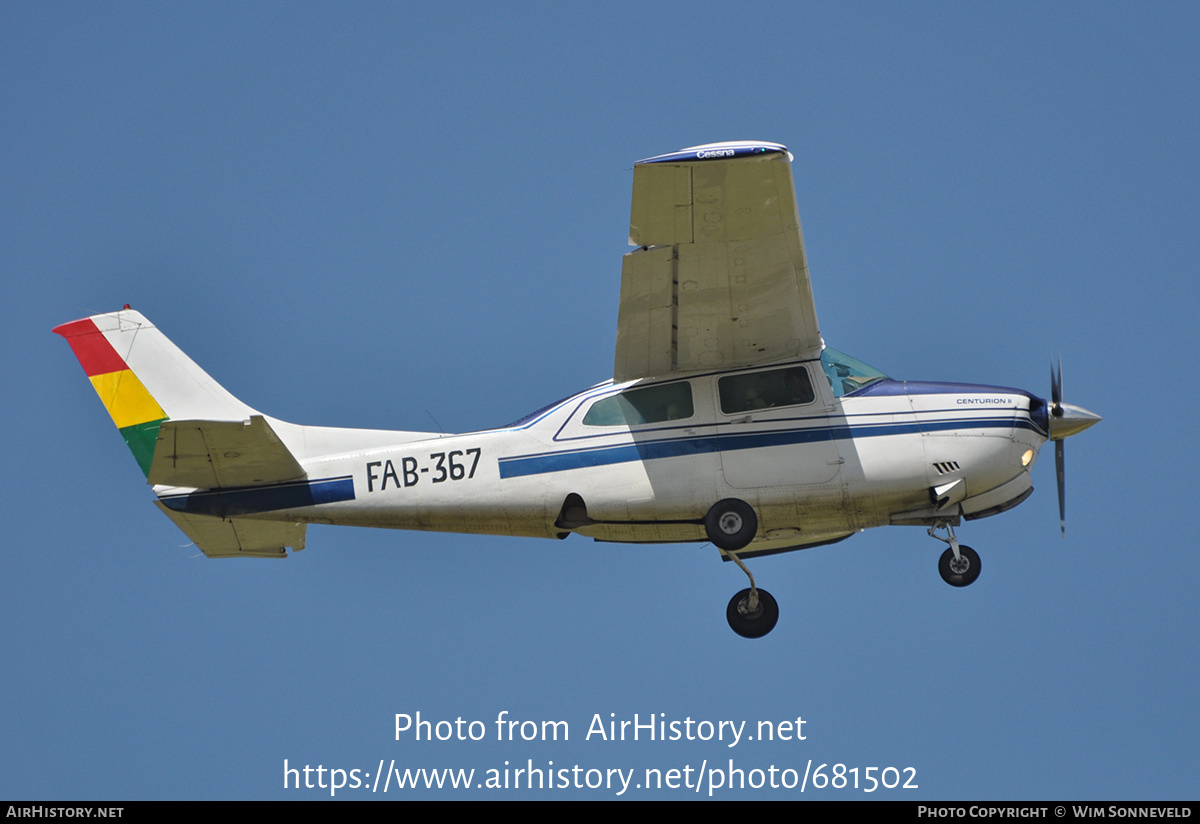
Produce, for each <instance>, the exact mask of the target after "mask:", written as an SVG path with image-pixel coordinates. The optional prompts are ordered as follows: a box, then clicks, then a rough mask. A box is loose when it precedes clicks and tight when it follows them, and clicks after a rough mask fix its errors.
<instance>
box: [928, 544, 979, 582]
mask: <svg viewBox="0 0 1200 824" xmlns="http://www.w3.org/2000/svg"><path fill="white" fill-rule="evenodd" d="M958 554H959V557H958V558H955V557H954V550H953V549H947V550H946V551H945V552H943V553H942V559H941V560H940V561H938V572H940V573H941V574H942V580H943V581H945V582H946V583H947V584H949V585H950V586H952V587H969V586H970V585H971V584H973V583H975V579H976V578H978V577H979V553H978V552H976V551H975V550H973V549H971V548H970V547H969V546H963V545H962V544H959V545H958Z"/></svg>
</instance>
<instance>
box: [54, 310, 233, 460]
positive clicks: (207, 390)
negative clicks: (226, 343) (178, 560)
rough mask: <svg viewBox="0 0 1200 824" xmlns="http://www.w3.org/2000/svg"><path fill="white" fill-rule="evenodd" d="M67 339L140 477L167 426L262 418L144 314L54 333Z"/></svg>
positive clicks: (108, 317) (98, 319) (123, 314)
mask: <svg viewBox="0 0 1200 824" xmlns="http://www.w3.org/2000/svg"><path fill="white" fill-rule="evenodd" d="M54 331H55V332H56V333H58V334H59V335H62V336H63V337H64V338H66V340H67V343H69V344H71V349H72V350H73V351H74V352H75V357H77V358H78V359H79V364H80V365H81V366H82V367H83V371H84V372H85V373H86V374H87V376H88V379H89V380H90V381H91V382H92V386H93V388H95V390H96V394H97V395H99V396H100V401H101V402H102V403H103V404H104V408H105V409H107V410H108V414H109V415H110V416H112V419H113V423H115V424H116V425H117V429H119V430H120V431H121V435H122V437H124V438H125V443H126V444H127V445H128V446H129V449H130V451H131V452H133V456H134V458H136V459H137V462H138V465H139V466H140V467H141V468H142V472H144V473H146V474H147V475H149V473H150V464H151V461H152V460H153V459H154V446H155V442H156V440H157V438H158V431H159V428H160V427H161V426H162V423H163V421H166V420H170V419H176V420H178V419H200V420H213V421H240V420H246V419H248V418H250V416H252V415H255V414H257V413H256V412H255V410H254V409H252V408H250V407H249V406H246V404H244V403H242V402H241V401H239V400H238V399H237V398H235V397H234V396H233V395H231V394H229V392H227V391H226V390H225V389H224V388H222V387H221V386H220V384H218V383H217V382H216V381H214V380H213V379H212V378H211V377H209V376H208V373H206V372H205V371H204V370H203V369H201V368H200V367H199V366H197V365H196V363H195V361H193V360H192V359H191V358H189V357H188V356H187V355H185V354H184V353H183V351H182V350H180V349H179V347H177V346H176V345H175V344H173V343H171V341H169V340H168V339H167V337H166V336H165V335H163V334H162V333H161V332H159V331H158V329H156V328H155V327H154V324H152V323H150V321H148V320H146V318H144V317H143V316H142V315H141V313H140V312H135V311H134V310H132V309H129V308H128V307H127V308H125V309H123V310H121V311H120V312H111V313H108V314H103V315H93V316H91V317H90V318H84V319H83V320H76V321H72V322H71V323H64V324H63V325H62V326H59V327H56V328H55V330H54Z"/></svg>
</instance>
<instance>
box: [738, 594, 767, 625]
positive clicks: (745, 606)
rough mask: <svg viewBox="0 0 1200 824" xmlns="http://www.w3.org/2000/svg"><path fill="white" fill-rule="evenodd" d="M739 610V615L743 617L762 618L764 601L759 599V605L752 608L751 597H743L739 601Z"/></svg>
mask: <svg viewBox="0 0 1200 824" xmlns="http://www.w3.org/2000/svg"><path fill="white" fill-rule="evenodd" d="M737 611H738V615H741V616H742V617H743V618H749V619H751V620H753V619H755V618H761V617H762V614H763V604H762V601H759V602H758V606H757V607H755V608H754V609H751V608H750V599H749V598H743V599H742V600H740V601H738V605H737Z"/></svg>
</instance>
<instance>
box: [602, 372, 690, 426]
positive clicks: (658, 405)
mask: <svg viewBox="0 0 1200 824" xmlns="http://www.w3.org/2000/svg"><path fill="white" fill-rule="evenodd" d="M694 411H695V410H694V409H693V407H692V385H691V384H690V383H687V382H683V383H669V384H666V385H665V386H647V387H646V388H644V389H630V390H629V391H627V392H622V393H621V394H619V395H612V396H610V397H607V398H601V399H600V400H598V401H596V402H595V403H594V404H592V408H591V409H589V410H588V411H587V414H586V415H584V416H583V422H584V424H586V425H587V426H635V425H637V424H642V423H661V422H662V421H676V420H680V419H682V418H690V417H692V414H693V412H694Z"/></svg>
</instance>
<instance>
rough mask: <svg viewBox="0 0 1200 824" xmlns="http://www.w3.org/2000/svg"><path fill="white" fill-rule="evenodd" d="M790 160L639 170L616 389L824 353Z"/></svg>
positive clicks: (758, 155) (699, 157)
mask: <svg viewBox="0 0 1200 824" xmlns="http://www.w3.org/2000/svg"><path fill="white" fill-rule="evenodd" d="M790 161H791V155H790V154H789V153H788V151H787V149H786V148H784V147H783V146H780V145H778V144H773V143H749V142H746V143H720V144H710V145H707V146H697V147H694V148H692V149H685V150H683V151H681V152H676V153H674V154H671V155H663V156H661V157H656V158H650V159H648V160H643V161H640V162H639V163H637V164H636V165H635V166H634V172H633V204H632V209H631V217H630V230H629V240H630V243H631V244H633V245H636V246H638V247H639V248H638V249H636V250H634V251H632V252H630V253H628V254H627V255H625V258H624V263H623V265H622V270H621V306H620V315H619V319H618V322H617V352H616V361H615V364H614V369H613V376H614V379H615V380H617V381H627V380H632V379H635V378H643V377H654V376H663V375H669V374H673V373H676V372H688V371H693V370H699V369H712V368H719V369H727V368H734V367H739V366H751V365H754V364H757V363H767V362H772V361H778V360H781V359H786V358H788V357H805V356H810V355H814V354H816V353H819V352H820V349H821V336H820V332H819V330H818V327H817V316H816V309H815V307H814V305H813V297H812V288H811V286H810V284H809V277H808V263H807V261H806V259H805V254H804V240H803V236H802V234H801V231H800V219H799V217H798V215H797V211H796V194H795V187H794V184H793V182H792V170H791V162H790Z"/></svg>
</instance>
